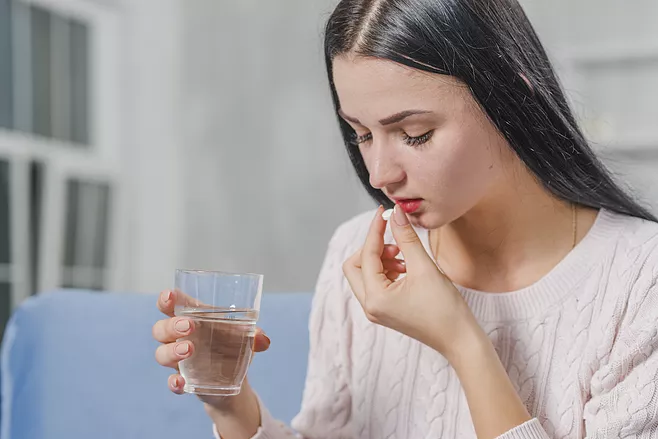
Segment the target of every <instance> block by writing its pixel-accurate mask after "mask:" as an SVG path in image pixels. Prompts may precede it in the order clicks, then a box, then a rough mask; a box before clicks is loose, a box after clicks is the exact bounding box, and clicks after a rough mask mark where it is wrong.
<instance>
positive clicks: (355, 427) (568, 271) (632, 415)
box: [254, 210, 658, 439]
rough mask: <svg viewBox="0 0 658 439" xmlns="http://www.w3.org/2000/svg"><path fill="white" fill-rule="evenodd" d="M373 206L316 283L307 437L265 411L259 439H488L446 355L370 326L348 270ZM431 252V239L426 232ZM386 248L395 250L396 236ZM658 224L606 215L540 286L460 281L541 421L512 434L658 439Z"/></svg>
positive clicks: (304, 416)
mask: <svg viewBox="0 0 658 439" xmlns="http://www.w3.org/2000/svg"><path fill="white" fill-rule="evenodd" d="M373 214H374V213H373V212H369V213H367V214H364V215H360V216H358V217H356V218H354V219H353V220H351V221H349V222H347V223H345V224H343V225H342V226H341V227H339V228H338V230H337V231H336V233H335V234H334V236H333V238H332V240H331V242H330V244H329V250H328V252H327V256H326V259H325V262H324V265H323V267H322V271H321V274H320V278H319V281H318V284H317V290H316V295H315V298H314V303H313V310H312V313H311V321H310V336H311V349H310V354H309V366H308V376H307V381H306V389H305V391H304V398H303V403H302V407H301V411H300V413H299V415H298V416H297V417H296V418H295V420H294V421H293V423H292V427H293V428H294V430H295V431H297V433H296V434H297V435H298V436H295V433H293V431H292V430H291V429H290V428H288V427H287V426H285V425H284V424H283V423H281V422H278V421H276V420H274V419H272V417H271V416H270V414H269V413H268V411H267V409H266V408H265V407H263V406H262V404H261V418H262V426H261V428H260V430H259V432H258V433H257V434H256V436H254V439H283V438H293V437H302V438H305V439H311V438H312V439H316V438H317V439H329V438H331V439H338V438H346V439H357V438H359V439H366V438H372V439H389V438H398V439H421V438H422V439H440V438H464V439H466V438H469V439H471V438H473V439H475V438H476V435H475V430H474V427H473V424H472V422H471V418H470V413H469V410H468V406H467V403H466V399H465V396H464V394H463V391H462V389H461V386H460V383H459V380H458V379H457V376H456V374H455V372H454V371H453V370H452V368H451V367H450V365H449V364H448V362H447V361H446V360H445V358H443V357H442V356H441V355H439V354H438V353H437V352H436V351H433V350H432V349H430V348H428V347H427V346H425V345H423V344H421V343H419V342H417V341H415V340H413V339H411V338H409V337H406V336H404V335H401V334H399V333H397V332H395V331H392V330H390V329H387V328H384V327H381V326H377V325H374V324H372V323H370V322H369V321H368V320H367V319H366V318H365V316H364V313H363V310H362V309H361V307H360V306H359V304H358V302H357V301H356V300H355V298H353V295H352V292H351V290H350V288H349V285H348V284H347V282H346V280H345V279H344V276H343V273H342V263H343V261H344V260H345V259H346V258H347V257H348V256H350V255H351V254H352V253H353V252H355V251H356V250H357V249H358V248H359V247H360V246H361V245H362V244H363V242H364V240H365V236H366V232H367V230H368V226H369V224H370V221H371V219H372V216H373ZM417 231H418V233H419V236H420V237H421V240H422V241H423V244H424V245H425V247H426V248H427V249H429V241H428V233H427V231H426V230H423V229H417ZM386 241H387V242H393V240H392V236H391V234H390V231H388V232H387V235H386ZM657 281H658V224H655V223H651V222H647V221H643V220H639V219H635V218H632V217H628V216H623V215H619V214H615V213H612V212H609V211H605V210H603V211H601V212H600V213H599V215H598V217H597V220H596V221H595V224H594V226H593V227H592V229H591V230H590V232H589V233H588V235H587V236H586V237H585V238H584V239H583V240H582V241H581V242H580V243H579V244H578V246H576V248H575V249H574V250H573V251H572V252H571V253H570V254H569V255H567V256H566V257H565V259H564V260H562V262H560V263H559V264H558V265H557V266H556V267H555V268H554V269H553V270H552V271H551V272H550V273H549V274H548V275H546V276H545V277H544V278H542V279H541V280H539V281H538V282H537V283H535V284H534V285H532V286H530V287H528V288H525V289H523V290H520V291H515V292H511V293H504V294H492V293H484V292H480V291H474V290H470V289H466V288H462V287H458V288H459V290H460V291H461V293H462V294H463V296H464V298H465V299H466V301H467V303H468V304H469V306H470V308H471V309H472V311H473V313H474V314H475V316H476V317H477V319H478V321H479V323H480V324H481V326H482V327H483V328H484V329H485V330H486V332H487V333H488V334H489V337H490V338H491V341H492V343H493V344H494V346H495V347H496V350H497V352H498V355H499V357H500V359H501V361H502V363H503V365H504V366H505V368H506V370H507V372H508V374H509V377H510V378H511V380H512V382H513V383H514V386H515V387H516V389H517V391H518V393H519V395H520V396H521V398H522V400H523V401H524V403H525V405H526V407H527V408H528V410H529V412H530V413H531V415H532V416H534V419H533V420H531V421H530V422H528V423H526V424H524V425H522V426H519V427H517V428H515V429H513V430H511V431H509V432H507V433H506V434H504V435H503V436H501V439H540V438H541V439H558V438H610V439H612V438H658V330H657V328H658V285H657Z"/></svg>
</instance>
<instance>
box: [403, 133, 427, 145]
mask: <svg viewBox="0 0 658 439" xmlns="http://www.w3.org/2000/svg"><path fill="white" fill-rule="evenodd" d="M433 134H434V130H432V131H428V132H426V133H425V134H423V135H421V136H418V137H412V136H410V135H408V134H407V133H403V134H402V141H403V142H404V143H406V144H407V145H409V146H421V145H423V144H425V143H427V142H428V141H429V140H430V139H431V138H432V135H433Z"/></svg>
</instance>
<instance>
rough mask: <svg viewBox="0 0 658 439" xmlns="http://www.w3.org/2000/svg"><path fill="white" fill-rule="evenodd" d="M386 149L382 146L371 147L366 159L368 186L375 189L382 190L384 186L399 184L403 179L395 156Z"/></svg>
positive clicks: (402, 172)
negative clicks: (368, 174) (368, 176)
mask: <svg viewBox="0 0 658 439" xmlns="http://www.w3.org/2000/svg"><path fill="white" fill-rule="evenodd" d="M386 149H387V148H386V147H384V145H378V146H375V145H373V149H372V150H371V151H370V153H371V154H370V156H369V157H368V159H369V160H368V161H370V166H368V169H369V172H370V185H371V186H372V187H373V188H375V189H384V188H385V187H386V186H390V185H392V184H395V183H399V182H400V181H402V180H404V177H405V174H404V170H403V169H402V167H401V166H400V165H399V163H398V162H397V160H396V159H395V155H394V154H393V153H391V152H390V151H386Z"/></svg>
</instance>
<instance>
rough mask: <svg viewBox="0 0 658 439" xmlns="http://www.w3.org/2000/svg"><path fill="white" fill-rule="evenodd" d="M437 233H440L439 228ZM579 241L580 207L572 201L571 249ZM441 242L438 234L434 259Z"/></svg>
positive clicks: (437, 254)
mask: <svg viewBox="0 0 658 439" xmlns="http://www.w3.org/2000/svg"><path fill="white" fill-rule="evenodd" d="M436 233H438V230H437V232H436ZM577 243H578V208H577V207H576V203H571V250H573V249H574V248H576V244H577ZM440 244H441V235H437V237H436V246H435V248H434V249H433V252H434V259H435V260H436V261H438V260H439V246H440Z"/></svg>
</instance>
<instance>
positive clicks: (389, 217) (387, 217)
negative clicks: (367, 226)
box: [382, 209, 393, 221]
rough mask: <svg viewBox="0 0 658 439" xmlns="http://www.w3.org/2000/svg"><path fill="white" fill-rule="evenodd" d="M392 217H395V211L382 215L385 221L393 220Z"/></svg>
mask: <svg viewBox="0 0 658 439" xmlns="http://www.w3.org/2000/svg"><path fill="white" fill-rule="evenodd" d="M391 215H393V209H388V210H386V211H384V213H382V218H384V221H388V220H390V219H391Z"/></svg>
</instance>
